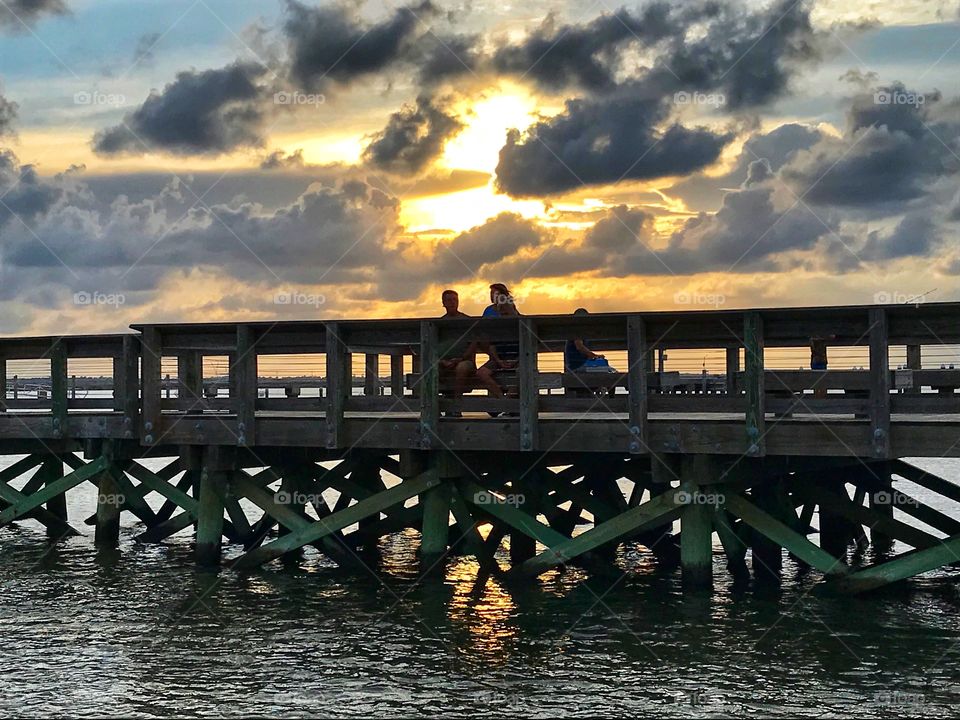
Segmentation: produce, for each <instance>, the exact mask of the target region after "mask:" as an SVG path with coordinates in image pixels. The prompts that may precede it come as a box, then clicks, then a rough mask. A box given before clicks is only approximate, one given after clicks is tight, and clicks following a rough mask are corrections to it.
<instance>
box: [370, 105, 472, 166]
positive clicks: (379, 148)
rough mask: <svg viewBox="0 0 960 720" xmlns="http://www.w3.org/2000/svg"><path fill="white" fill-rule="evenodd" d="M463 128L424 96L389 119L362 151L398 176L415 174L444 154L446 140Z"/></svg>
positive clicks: (371, 163)
mask: <svg viewBox="0 0 960 720" xmlns="http://www.w3.org/2000/svg"><path fill="white" fill-rule="evenodd" d="M463 127H464V125H463V123H462V122H460V120H458V119H457V117H456V116H455V115H453V114H452V113H450V112H449V111H448V110H447V109H446V108H445V107H444V105H443V103H442V102H440V101H437V100H435V99H434V98H431V97H428V96H425V95H421V96H420V97H418V98H417V102H416V106H406V107H404V108H403V109H402V110H400V111H399V112H395V113H393V114H392V115H391V116H390V120H389V121H388V122H387V126H386V127H385V128H384V129H383V130H381V131H380V132H379V133H377V134H376V135H374V137H373V139H372V140H371V142H370V144H369V145H367V147H366V149H365V150H364V151H363V159H364V161H366V162H367V163H368V164H370V165H372V166H373V167H375V168H377V169H379V170H383V171H385V172H390V173H394V174H397V175H415V174H417V173H419V172H421V171H422V170H424V169H425V168H426V167H427V166H428V165H429V164H430V163H431V162H432V161H433V160H435V159H436V158H437V157H439V156H440V154H441V153H442V152H443V148H444V145H446V143H447V140H449V139H450V138H452V137H453V136H454V135H456V134H457V133H458V132H460V130H462V129H463Z"/></svg>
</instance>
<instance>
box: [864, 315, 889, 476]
mask: <svg viewBox="0 0 960 720" xmlns="http://www.w3.org/2000/svg"><path fill="white" fill-rule="evenodd" d="M869 322H870V429H871V440H872V443H873V456H874V457H877V458H888V457H890V348H889V344H890V340H889V331H888V326H887V313H886V310H884V309H883V308H872V309H871V310H870V317H869Z"/></svg>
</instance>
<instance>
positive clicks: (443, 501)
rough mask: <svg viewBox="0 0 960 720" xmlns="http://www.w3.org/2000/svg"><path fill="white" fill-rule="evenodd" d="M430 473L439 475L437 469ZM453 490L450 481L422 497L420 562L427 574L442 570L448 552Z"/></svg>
mask: <svg viewBox="0 0 960 720" xmlns="http://www.w3.org/2000/svg"><path fill="white" fill-rule="evenodd" d="M429 473H434V474H437V469H436V468H435V467H432V468H430V469H429V470H428V471H427V474H429ZM437 479H439V475H437ZM451 488H452V485H451V483H450V482H449V481H445V482H441V483H438V484H437V485H436V486H435V487H432V488H430V489H429V490H426V491H424V493H423V494H422V495H421V496H420V503H421V504H422V505H423V524H422V526H421V540H420V562H421V566H422V567H423V569H424V571H425V572H431V573H432V572H433V571H434V570H437V569H438V568H441V567H442V563H441V559H442V558H443V556H444V555H445V554H446V552H447V545H448V544H449V542H450V496H451Z"/></svg>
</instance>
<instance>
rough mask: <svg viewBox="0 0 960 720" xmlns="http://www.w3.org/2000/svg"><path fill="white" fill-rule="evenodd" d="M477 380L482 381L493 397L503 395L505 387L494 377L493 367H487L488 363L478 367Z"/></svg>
mask: <svg viewBox="0 0 960 720" xmlns="http://www.w3.org/2000/svg"><path fill="white" fill-rule="evenodd" d="M477 380H479V381H480V383H481V384H482V385H483V386H484V387H485V388H486V389H487V392H489V393H490V395H491V396H492V397H495V398H502V397H503V388H502V387H500V384H499V383H498V382H497V380H496V378H494V377H493V368H490V367H487V366H486V365H482V366H481V367H479V368H477Z"/></svg>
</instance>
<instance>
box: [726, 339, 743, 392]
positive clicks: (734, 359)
mask: <svg viewBox="0 0 960 720" xmlns="http://www.w3.org/2000/svg"><path fill="white" fill-rule="evenodd" d="M739 372H740V348H738V347H728V348H727V395H739V394H740V388H738V387H737V374H738V373H739Z"/></svg>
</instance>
